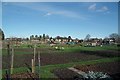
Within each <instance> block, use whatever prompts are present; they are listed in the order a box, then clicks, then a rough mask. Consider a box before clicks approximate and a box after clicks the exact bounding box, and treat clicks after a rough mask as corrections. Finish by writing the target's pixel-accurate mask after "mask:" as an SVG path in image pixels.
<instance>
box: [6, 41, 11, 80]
mask: <svg viewBox="0 0 120 80" xmlns="http://www.w3.org/2000/svg"><path fill="white" fill-rule="evenodd" d="M7 52H8V55H7V57H8V61H7V64H8V67H7V68H8V70H7V72H6V73H7V79H10V56H11V55H10V42H9V43H8V44H7Z"/></svg>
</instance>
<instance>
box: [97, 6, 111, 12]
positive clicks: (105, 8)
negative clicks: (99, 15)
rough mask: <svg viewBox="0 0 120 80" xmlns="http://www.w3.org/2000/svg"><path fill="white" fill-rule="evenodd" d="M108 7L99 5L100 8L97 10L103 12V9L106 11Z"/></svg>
mask: <svg viewBox="0 0 120 80" xmlns="http://www.w3.org/2000/svg"><path fill="white" fill-rule="evenodd" d="M108 10H109V9H108V7H107V6H103V7H101V8H100V9H98V10H97V12H105V11H108Z"/></svg>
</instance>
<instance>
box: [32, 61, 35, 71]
mask: <svg viewBox="0 0 120 80" xmlns="http://www.w3.org/2000/svg"><path fill="white" fill-rule="evenodd" d="M34 72H35V67H34V59H32V73H34Z"/></svg>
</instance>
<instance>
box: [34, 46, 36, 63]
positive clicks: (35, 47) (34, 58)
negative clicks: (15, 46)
mask: <svg viewBox="0 0 120 80" xmlns="http://www.w3.org/2000/svg"><path fill="white" fill-rule="evenodd" d="M35 54H36V45H34V63H35Z"/></svg>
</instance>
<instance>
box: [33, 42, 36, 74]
mask: <svg viewBox="0 0 120 80" xmlns="http://www.w3.org/2000/svg"><path fill="white" fill-rule="evenodd" d="M35 56H36V44H35V45H34V59H33V60H34V64H33V65H34V72H35Z"/></svg>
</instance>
